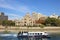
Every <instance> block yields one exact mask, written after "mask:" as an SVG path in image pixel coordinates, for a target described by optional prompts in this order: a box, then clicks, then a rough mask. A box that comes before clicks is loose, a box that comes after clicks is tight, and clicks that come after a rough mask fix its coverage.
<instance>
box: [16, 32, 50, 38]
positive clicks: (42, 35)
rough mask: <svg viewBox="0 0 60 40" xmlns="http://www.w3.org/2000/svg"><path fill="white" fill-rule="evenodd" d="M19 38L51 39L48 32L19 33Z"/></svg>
mask: <svg viewBox="0 0 60 40" xmlns="http://www.w3.org/2000/svg"><path fill="white" fill-rule="evenodd" d="M17 37H18V38H20V37H22V38H24V37H26V38H28V37H34V38H50V37H49V34H48V33H47V32H19V33H18V35H17Z"/></svg>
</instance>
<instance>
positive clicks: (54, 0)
mask: <svg viewBox="0 0 60 40" xmlns="http://www.w3.org/2000/svg"><path fill="white" fill-rule="evenodd" d="M0 12H4V13H5V14H6V15H8V16H9V19H16V18H21V17H22V16H24V15H25V14H26V13H27V12H30V14H32V12H37V13H41V14H43V15H47V16H49V15H51V14H53V13H55V14H56V15H60V0H0Z"/></svg>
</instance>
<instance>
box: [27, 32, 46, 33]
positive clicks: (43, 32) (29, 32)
mask: <svg viewBox="0 0 60 40" xmlns="http://www.w3.org/2000/svg"><path fill="white" fill-rule="evenodd" d="M28 33H45V32H28Z"/></svg>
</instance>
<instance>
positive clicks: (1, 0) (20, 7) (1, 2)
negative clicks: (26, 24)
mask: <svg viewBox="0 0 60 40" xmlns="http://www.w3.org/2000/svg"><path fill="white" fill-rule="evenodd" d="M9 1H11V0H9ZM0 7H2V8H6V9H11V10H16V11H20V12H22V13H26V12H29V11H30V9H29V8H28V7H27V6H25V5H15V6H13V5H12V4H10V3H8V2H7V1H5V0H0Z"/></svg>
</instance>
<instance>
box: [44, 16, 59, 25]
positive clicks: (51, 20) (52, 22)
mask: <svg viewBox="0 0 60 40" xmlns="http://www.w3.org/2000/svg"><path fill="white" fill-rule="evenodd" d="M45 24H46V25H49V24H50V26H60V19H56V18H49V17H48V18H47V19H46V20H45Z"/></svg>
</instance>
